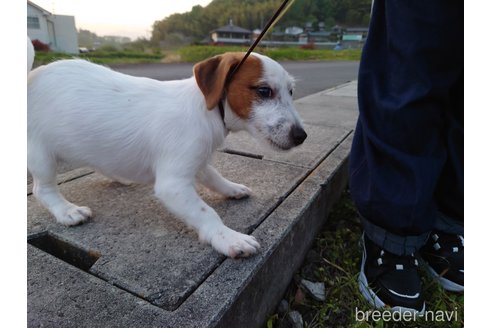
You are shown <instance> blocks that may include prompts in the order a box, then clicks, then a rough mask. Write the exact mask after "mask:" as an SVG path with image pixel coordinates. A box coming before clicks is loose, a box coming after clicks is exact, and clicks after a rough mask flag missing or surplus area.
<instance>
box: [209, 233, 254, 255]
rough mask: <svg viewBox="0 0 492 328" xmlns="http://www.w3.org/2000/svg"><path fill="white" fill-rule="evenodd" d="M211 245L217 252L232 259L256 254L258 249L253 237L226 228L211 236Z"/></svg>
mask: <svg viewBox="0 0 492 328" xmlns="http://www.w3.org/2000/svg"><path fill="white" fill-rule="evenodd" d="M211 244H212V246H213V248H215V249H216V250H217V251H218V252H220V253H222V254H224V255H227V256H229V257H232V258H237V257H248V256H250V255H253V254H256V252H257V251H258V249H259V248H260V244H259V243H258V242H257V241H256V239H255V237H253V236H249V235H245V234H242V233H240V232H237V231H234V230H232V229H229V228H227V227H226V226H224V227H222V228H221V229H219V230H218V231H217V232H216V233H215V234H214V235H213V236H212V239H211Z"/></svg>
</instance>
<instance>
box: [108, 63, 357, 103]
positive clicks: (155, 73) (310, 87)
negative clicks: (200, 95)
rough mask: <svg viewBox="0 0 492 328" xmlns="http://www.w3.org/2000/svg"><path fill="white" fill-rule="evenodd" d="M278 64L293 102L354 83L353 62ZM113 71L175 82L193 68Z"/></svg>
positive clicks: (155, 66) (128, 67) (118, 68)
mask: <svg viewBox="0 0 492 328" xmlns="http://www.w3.org/2000/svg"><path fill="white" fill-rule="evenodd" d="M280 64H281V65H282V66H283V67H284V68H285V69H286V70H287V71H288V72H289V73H290V74H291V75H292V76H293V77H294V78H295V79H296V89H295V93H294V98H296V99H297V98H302V97H305V96H308V95H310V94H313V93H316V92H319V91H323V90H325V89H328V88H332V87H335V86H337V85H340V84H343V83H345V82H348V81H353V80H356V79H357V71H358V69H359V62H355V61H295V62H280ZM111 67H112V69H114V70H115V71H118V72H121V73H125V74H129V75H133V76H144V77H149V78H152V79H156V80H161V81H165V80H177V79H184V78H188V77H190V76H191V75H192V74H193V73H192V68H193V64H190V63H179V64H135V65H113V66H111Z"/></svg>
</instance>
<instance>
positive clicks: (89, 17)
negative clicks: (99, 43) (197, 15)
mask: <svg viewBox="0 0 492 328" xmlns="http://www.w3.org/2000/svg"><path fill="white" fill-rule="evenodd" d="M32 2H33V3H35V4H37V5H38V6H41V7H43V8H44V9H46V10H47V11H49V12H51V13H53V14H58V15H70V16H75V25H76V27H77V29H84V30H90V31H92V32H94V33H96V34H97V35H99V36H103V35H121V36H128V37H131V38H132V39H136V38H137V37H141V36H143V37H147V38H149V37H150V34H151V32H152V24H153V23H154V22H155V21H156V20H161V19H163V18H165V17H167V16H169V15H171V14H174V13H183V12H186V11H190V10H191V8H192V7H193V6H195V5H201V6H206V5H207V4H208V3H210V2H211V0H171V1H170V0H160V1H158V0H138V1H124V0H32Z"/></svg>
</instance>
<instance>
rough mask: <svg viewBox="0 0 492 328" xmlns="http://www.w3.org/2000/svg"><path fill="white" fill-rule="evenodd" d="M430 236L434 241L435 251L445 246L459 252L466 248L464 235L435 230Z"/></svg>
mask: <svg viewBox="0 0 492 328" xmlns="http://www.w3.org/2000/svg"><path fill="white" fill-rule="evenodd" d="M430 237H431V238H432V241H433V244H432V248H434V250H435V251H439V250H441V249H443V248H445V249H448V250H451V251H452V252H453V253H458V252H460V251H461V250H463V249H464V248H465V238H463V236H462V235H454V234H446V233H439V232H434V233H432V235H431V236H430Z"/></svg>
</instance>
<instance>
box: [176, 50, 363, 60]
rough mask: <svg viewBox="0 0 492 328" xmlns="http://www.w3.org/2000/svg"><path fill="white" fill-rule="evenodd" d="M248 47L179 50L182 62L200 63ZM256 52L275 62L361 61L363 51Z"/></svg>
mask: <svg viewBox="0 0 492 328" xmlns="http://www.w3.org/2000/svg"><path fill="white" fill-rule="evenodd" d="M247 50H248V47H239V46H237V47H232V46H220V47H219V46H189V47H184V48H181V49H179V50H178V54H179V55H180V57H181V60H182V61H185V62H193V63H194V62H198V61H201V60H204V59H206V58H209V57H212V56H215V55H219V54H222V53H224V52H231V51H232V52H234V51H247ZM255 51H256V52H258V53H261V54H264V55H266V56H268V57H270V58H272V59H274V60H356V61H358V60H360V56H361V51H362V50H361V49H345V50H338V51H335V50H328V49H326V50H323V49H312V50H311V49H300V48H256V49H255Z"/></svg>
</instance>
